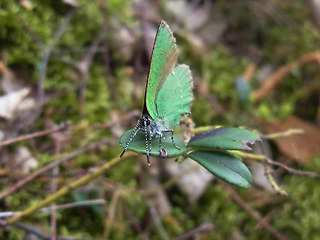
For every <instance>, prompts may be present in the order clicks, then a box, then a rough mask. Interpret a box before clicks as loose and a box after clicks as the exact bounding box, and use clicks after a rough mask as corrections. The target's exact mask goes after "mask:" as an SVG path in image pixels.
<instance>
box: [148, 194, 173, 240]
mask: <svg viewBox="0 0 320 240" xmlns="http://www.w3.org/2000/svg"><path fill="white" fill-rule="evenodd" d="M147 203H148V205H149V212H150V215H151V217H152V219H153V222H154V224H155V226H156V228H157V229H158V231H159V234H160V236H161V238H162V239H163V240H169V239H170V238H169V236H168V233H167V232H166V230H165V228H164V226H163V225H162V223H161V221H160V218H159V214H158V212H157V210H156V208H155V207H154V205H153V204H152V203H151V202H150V201H149V200H147Z"/></svg>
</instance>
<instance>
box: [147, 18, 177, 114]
mask: <svg viewBox="0 0 320 240" xmlns="http://www.w3.org/2000/svg"><path fill="white" fill-rule="evenodd" d="M176 63H177V45H176V40H175V38H174V37H173V34H172V32H171V30H170V27H169V26H168V24H167V23H166V22H165V21H163V20H162V21H161V23H160V26H159V29H158V32H157V35H156V38H155V43H154V46H153V52H152V57H151V64H150V70H149V75H148V79H147V84H146V90H145V99H144V109H143V114H149V115H150V116H151V117H152V118H153V119H154V120H158V119H159V115H158V113H157V109H156V103H155V102H156V96H157V93H158V91H159V89H161V87H162V85H163V83H164V81H165V80H166V78H167V76H168V75H169V74H170V72H171V71H172V69H173V68H174V66H175V65H176Z"/></svg>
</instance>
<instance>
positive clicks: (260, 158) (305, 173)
mask: <svg viewBox="0 0 320 240" xmlns="http://www.w3.org/2000/svg"><path fill="white" fill-rule="evenodd" d="M232 152H233V153H234V154H236V155H238V156H240V157H242V158H248V159H253V160H257V161H261V162H265V163H267V164H270V165H274V166H278V167H281V168H283V169H285V170H286V171H287V172H289V173H292V174H296V175H301V176H308V177H314V178H320V175H319V174H318V173H316V172H311V171H301V170H297V169H294V168H291V167H288V166H287V165H285V164H283V163H280V162H276V161H273V160H271V159H269V158H268V157H266V156H265V155H258V154H252V153H245V152H240V151H232Z"/></svg>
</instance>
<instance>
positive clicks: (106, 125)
mask: <svg viewBox="0 0 320 240" xmlns="http://www.w3.org/2000/svg"><path fill="white" fill-rule="evenodd" d="M139 114H140V112H139V111H137V110H133V111H130V112H129V113H127V114H124V115H123V116H122V117H121V118H120V120H119V119H114V120H113V121H111V122H108V123H103V124H93V125H79V126H70V123H68V122H64V123H61V124H59V125H58V126H57V127H54V128H51V129H46V130H43V131H38V132H34V133H29V134H26V135H23V136H19V137H17V138H12V139H9V140H5V141H2V142H0V147H2V146H6V145H9V144H12V143H15V142H20V141H24V140H28V139H32V138H36V137H42V136H45V135H48V134H51V133H54V132H60V131H66V130H68V129H70V130H82V129H87V128H109V127H112V126H113V125H115V124H117V123H118V122H121V121H127V120H129V119H131V118H133V117H136V116H139Z"/></svg>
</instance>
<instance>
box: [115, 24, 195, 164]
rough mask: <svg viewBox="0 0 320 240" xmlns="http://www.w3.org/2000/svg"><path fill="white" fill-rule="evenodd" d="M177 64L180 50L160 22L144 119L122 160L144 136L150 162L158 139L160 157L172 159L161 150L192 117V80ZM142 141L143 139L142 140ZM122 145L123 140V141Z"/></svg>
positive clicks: (187, 69) (133, 132) (182, 67)
mask: <svg viewBox="0 0 320 240" xmlns="http://www.w3.org/2000/svg"><path fill="white" fill-rule="evenodd" d="M176 64H177V46H176V41H175V38H174V37H173V34H172V31H171V30H170V27H169V26H168V24H167V23H166V22H165V21H161V23H160V26H159V28H158V32H157V35H156V39H155V43H154V46H153V53H152V57H151V64H150V70H149V74H148V79H147V83H146V89H145V97H144V106H143V111H142V116H141V117H140V119H139V120H138V123H137V125H136V127H135V128H134V129H133V130H132V132H131V135H130V137H129V138H128V139H127V141H126V144H125V145H124V150H123V152H122V154H121V156H120V157H122V156H123V154H124V153H125V152H126V150H127V149H128V148H129V145H130V143H131V141H133V140H134V138H135V136H136V135H137V134H138V133H139V132H141V133H144V135H145V146H146V148H145V153H146V156H147V160H148V162H150V159H149V155H150V153H151V152H152V148H151V146H152V140H153V139H154V138H157V139H159V147H158V153H159V154H158V156H160V157H170V152H168V151H167V150H166V149H165V148H163V147H162V140H163V139H165V135H167V133H171V142H172V145H173V146H174V147H175V148H177V149H180V148H179V147H178V146H177V145H176V144H175V141H174V136H173V129H174V127H176V126H177V125H179V123H180V117H181V116H183V115H185V114H187V113H189V110H190V105H191V101H192V97H193V96H192V87H193V85H192V77H191V71H190V69H189V67H188V66H187V65H184V64H180V65H176ZM139 139H140V138H139ZM120 142H121V139H120Z"/></svg>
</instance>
